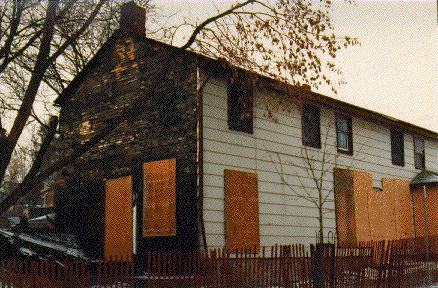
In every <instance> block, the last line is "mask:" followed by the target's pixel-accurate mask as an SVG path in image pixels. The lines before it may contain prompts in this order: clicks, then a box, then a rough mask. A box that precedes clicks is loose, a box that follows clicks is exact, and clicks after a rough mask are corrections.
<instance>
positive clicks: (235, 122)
mask: <svg viewBox="0 0 438 288" xmlns="http://www.w3.org/2000/svg"><path fill="white" fill-rule="evenodd" d="M253 94H254V91H253V86H252V84H251V83H249V81H247V80H246V79H245V77H243V76H238V77H235V78H232V79H229V81H228V127H229V128H230V129H231V130H235V131H241V132H246V133H251V134H252V133H253V97H254V95H253Z"/></svg>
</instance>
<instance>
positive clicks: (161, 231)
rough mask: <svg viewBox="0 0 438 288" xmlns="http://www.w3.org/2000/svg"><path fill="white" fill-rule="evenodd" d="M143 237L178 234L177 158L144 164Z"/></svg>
mask: <svg viewBox="0 0 438 288" xmlns="http://www.w3.org/2000/svg"><path fill="white" fill-rule="evenodd" d="M143 172H144V191H143V237H156V236H174V235H176V159H167V160H160V161H154V162H149V163H144V164H143Z"/></svg>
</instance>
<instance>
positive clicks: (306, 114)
mask: <svg viewBox="0 0 438 288" xmlns="http://www.w3.org/2000/svg"><path fill="white" fill-rule="evenodd" d="M319 121H320V112H319V108H318V107H317V106H313V105H310V104H304V106H303V114H302V118H301V122H302V129H303V132H302V133H303V145H305V146H310V147H314V148H321V131H320V125H319Z"/></svg>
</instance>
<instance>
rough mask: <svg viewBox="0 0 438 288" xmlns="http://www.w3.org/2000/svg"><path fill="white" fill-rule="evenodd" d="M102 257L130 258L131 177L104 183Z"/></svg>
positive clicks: (131, 234) (131, 235)
mask: <svg viewBox="0 0 438 288" xmlns="http://www.w3.org/2000/svg"><path fill="white" fill-rule="evenodd" d="M104 239H105V240H104V255H105V258H109V257H124V258H126V257H128V258H131V257H132V241H133V240H132V239H133V233H132V177H131V176H126V177H121V178H117V179H111V180H107V181H106V182H105V235H104Z"/></svg>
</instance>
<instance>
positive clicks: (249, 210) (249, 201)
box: [224, 170, 260, 250]
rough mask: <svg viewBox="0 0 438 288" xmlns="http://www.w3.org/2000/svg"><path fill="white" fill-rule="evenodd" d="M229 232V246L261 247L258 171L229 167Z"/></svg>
mask: <svg viewBox="0 0 438 288" xmlns="http://www.w3.org/2000/svg"><path fill="white" fill-rule="evenodd" d="M224 174H225V175H224V176H225V177H224V181H225V234H226V245H227V249H229V250H235V249H252V248H257V249H258V248H259V247H260V232H259V202H258V187H257V175H256V174H254V173H248V172H242V171H235V170H225V173H224Z"/></svg>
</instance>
